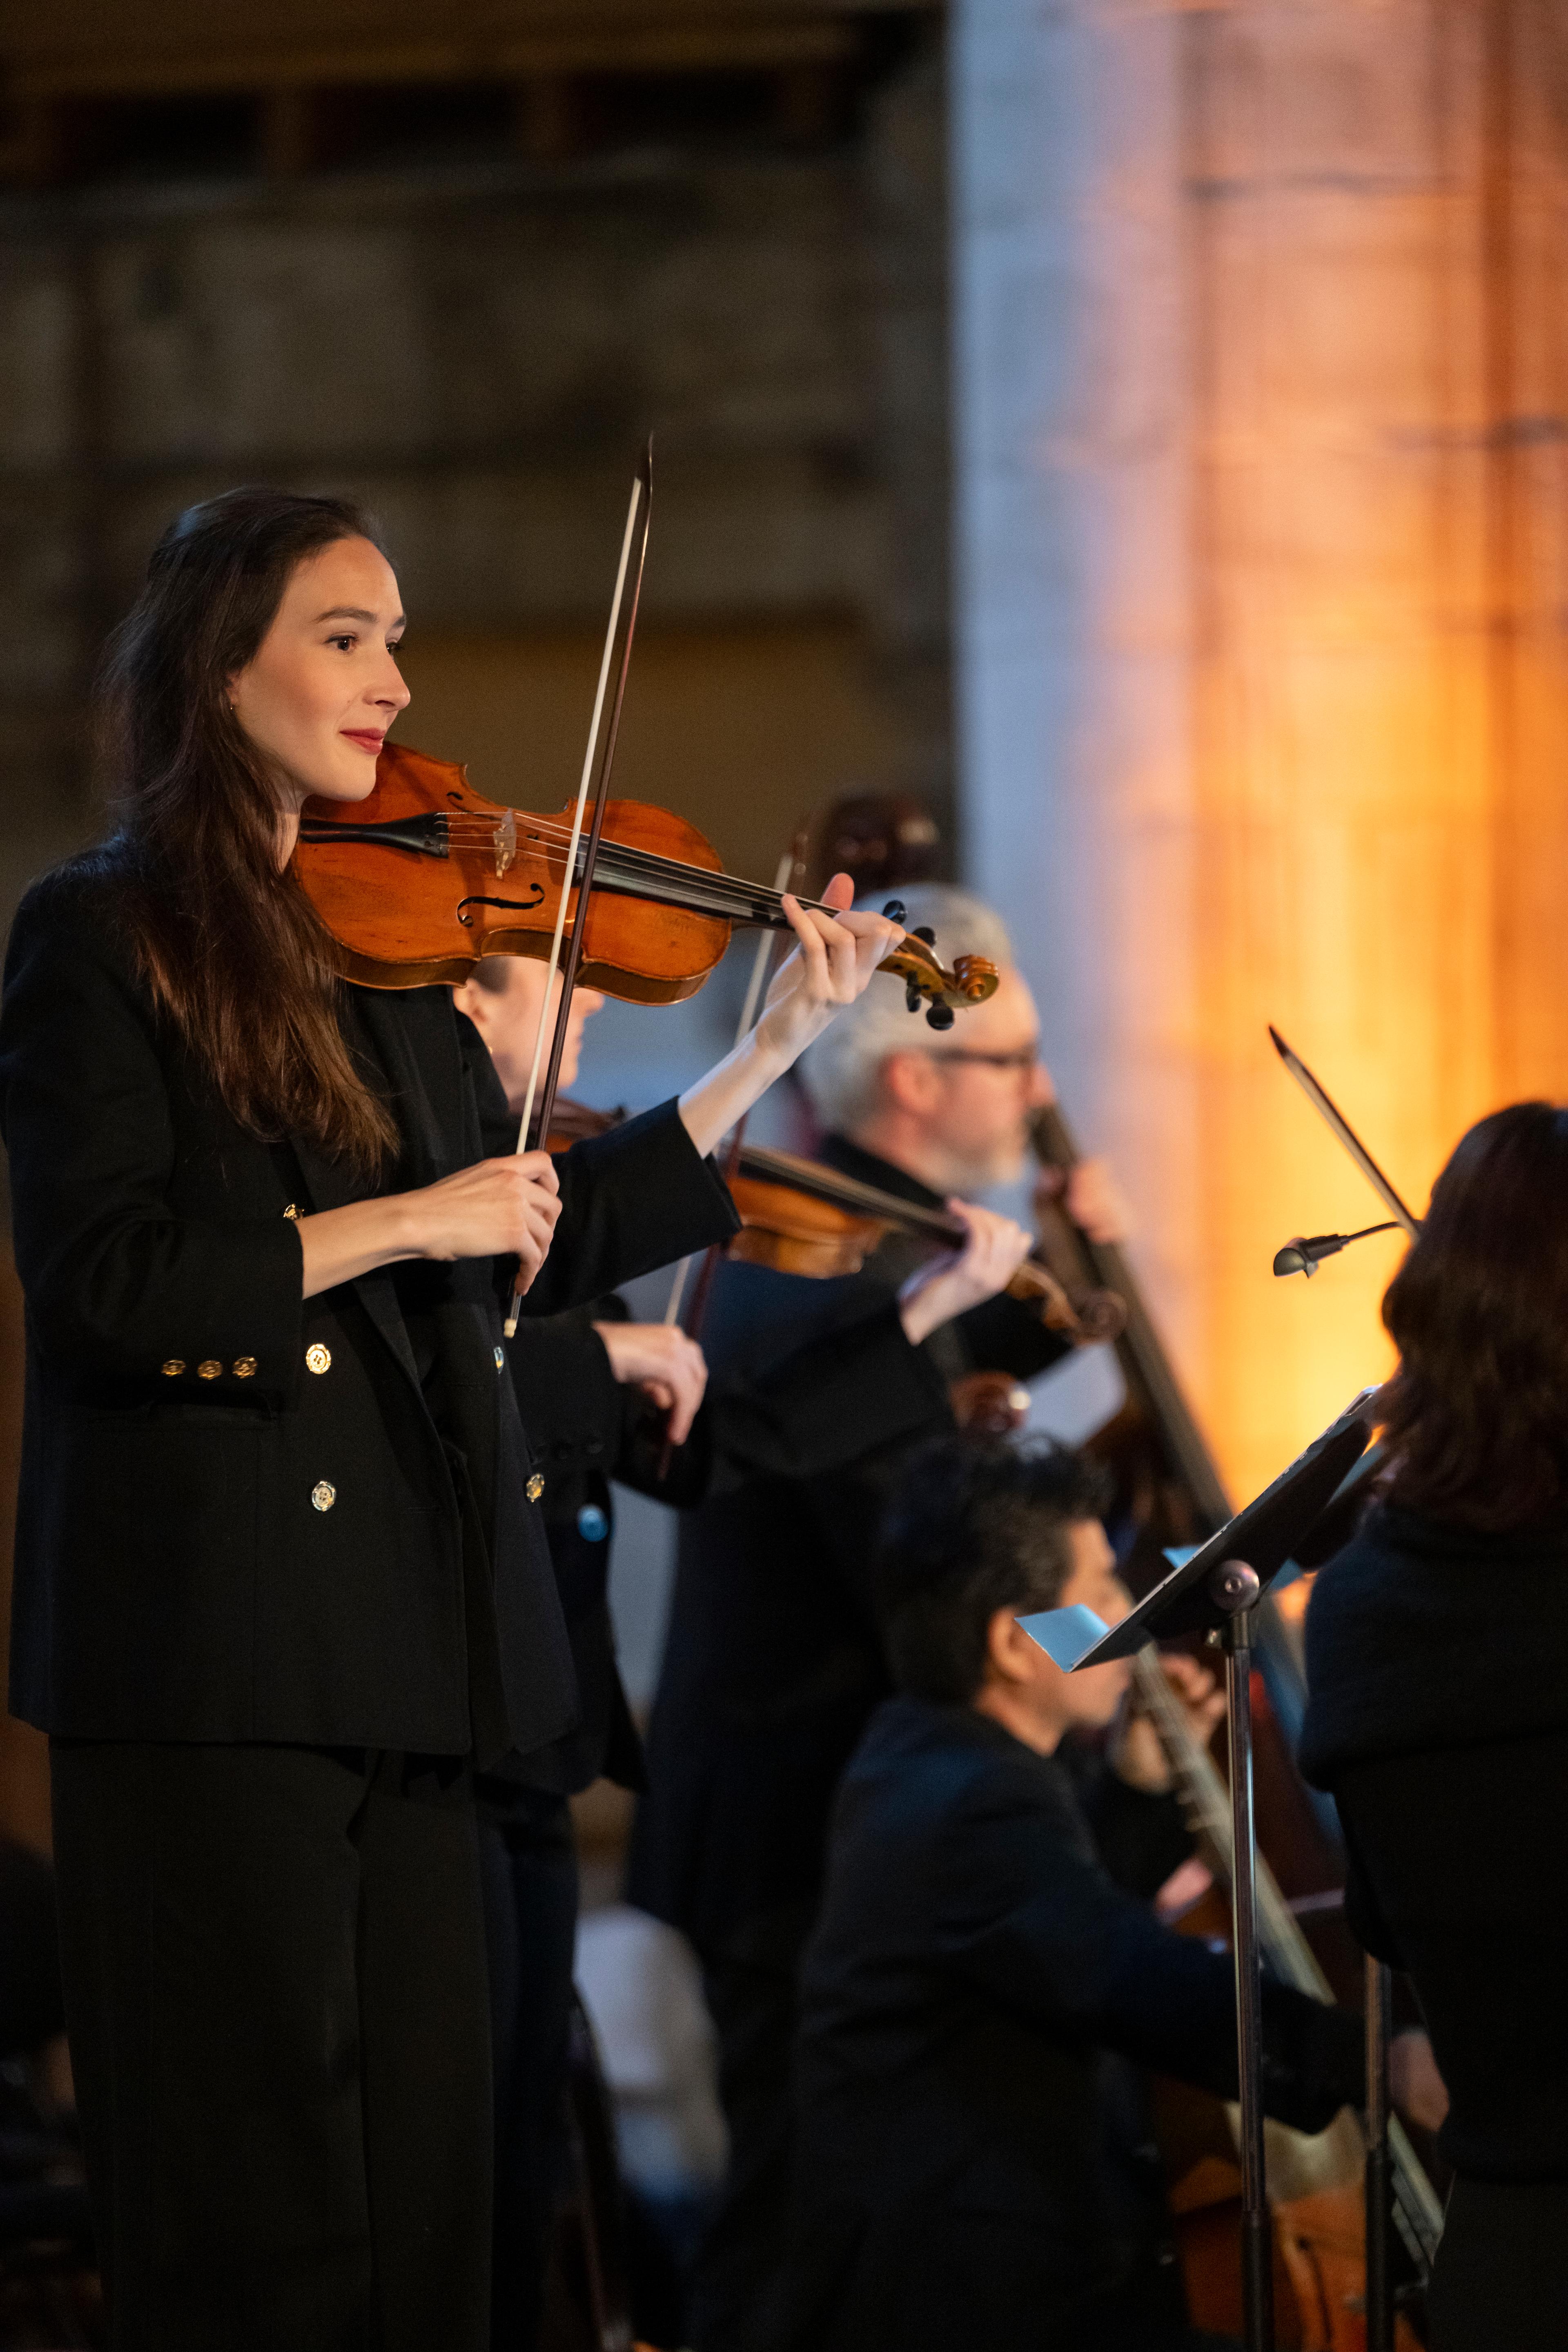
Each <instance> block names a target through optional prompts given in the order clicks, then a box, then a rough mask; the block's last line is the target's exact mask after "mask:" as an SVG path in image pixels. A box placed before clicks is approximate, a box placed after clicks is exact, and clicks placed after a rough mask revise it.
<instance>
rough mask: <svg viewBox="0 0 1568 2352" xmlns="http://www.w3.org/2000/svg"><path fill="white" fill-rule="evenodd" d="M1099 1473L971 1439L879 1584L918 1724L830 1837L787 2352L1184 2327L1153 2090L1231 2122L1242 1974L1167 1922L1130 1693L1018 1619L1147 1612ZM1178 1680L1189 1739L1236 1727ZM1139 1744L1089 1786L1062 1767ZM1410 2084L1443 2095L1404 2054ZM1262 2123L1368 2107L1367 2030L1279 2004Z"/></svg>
mask: <svg viewBox="0 0 1568 2352" xmlns="http://www.w3.org/2000/svg"><path fill="white" fill-rule="evenodd" d="M1100 1506H1101V1490H1100V1475H1099V1473H1098V1472H1097V1471H1096V1470H1094V1469H1092V1468H1091V1467H1090V1466H1089V1465H1087V1464H1086V1463H1085V1462H1084V1461H1083V1460H1082V1458H1081V1457H1079V1456H1078V1455H1076V1454H1069V1453H1066V1452H1063V1451H1060V1450H1058V1449H1056V1448H1054V1447H1053V1448H1047V1449H1029V1448H1017V1447H1015V1446H1012V1445H1010V1444H1005V1443H1003V1442H1001V1441H998V1440H996V1439H987V1438H975V1437H973V1436H963V1437H951V1438H948V1439H945V1440H940V1441H938V1442H937V1443H935V1444H933V1445H931V1447H929V1448H927V1449H926V1450H925V1451H923V1452H922V1453H921V1454H920V1455H919V1456H918V1457H917V1458H916V1459H915V1460H914V1461H913V1462H911V1463H910V1465H909V1466H908V1469H907V1471H906V1474H905V1475H904V1477H903V1480H902V1482H901V1484H900V1487H899V1489H898V1491H897V1494H896V1497H895V1501H894V1504H893V1507H892V1509H891V1511H890V1513H889V1519H888V1523H887V1528H886V1535H885V1543H884V1549H883V1552H882V1556H881V1561H880V1566H879V1574H878V1587H879V1604H880V1608H881V1612H882V1619H883V1624H884V1629H885V1636H886V1642H887V1649H888V1655H889V1661H890V1663H891V1665H892V1670H893V1674H894V1676H895V1679H896V1681H897V1683H898V1685H899V1693H900V1695H899V1696H896V1697H893V1698H890V1699H888V1700H886V1701H885V1702H884V1704H883V1705H882V1706H880V1707H879V1709H878V1711H877V1713H876V1715H875V1716H874V1717H872V1719H871V1722H870V1724H869V1725H868V1728H867V1730H866V1734H865V1736H864V1738H862V1740H861V1742H860V1745H859V1747H858V1748H857V1750H856V1753H855V1755H854V1757H853V1758H852V1759H851V1760H850V1763H849V1765H848V1768H847V1771H846V1773H845V1776H844V1780H843V1783H842V1786H841V1788H840V1790H839V1794H838V1800H837V1805H836V1807H835V1811H834V1818H833V1825H832V1835H831V1842H830V1845H829V1851H828V1864H827V1883H826V1892H825V1895H824V1897H823V1904H822V1912H821V1916H820V1919H819V1921H818V1924H817V1927H816V1934H815V1935H814V1937H813V1938H812V1940H811V1943H810V1945H809V1947H808V1948H807V1951H806V1955H805V1968H804V1981H803V1992H802V2003H801V2028H800V2036H799V2043H798V2050H797V2070H796V2102H797V2112H796V2144H795V2178H794V2193H793V2214H792V2231H791V2252H790V2260H789V2266H788V2272H787V2285H786V2292H785V2297H784V2305H785V2311H786V2319H785V2324H784V2327H783V2328H782V2329H781V2332H780V2336H779V2339H778V2340H779V2342H780V2343H781V2344H783V2343H787V2344H788V2345H789V2347H790V2352H952V2347H954V2346H958V2345H971V2344H972V2345H975V2346H984V2347H985V2352H1166V2347H1172V2352H1173V2347H1177V2346H1195V2345H1197V2344H1213V2345H1216V2346H1217V2344H1218V2343H1219V2341H1220V2339H1218V2338H1215V2337H1212V2336H1194V2335H1193V2334H1191V2333H1190V2332H1189V2331H1188V2329H1187V2327H1186V2325H1185V2319H1184V2312H1183V2308H1182V2297H1181V2287H1180V2283H1179V2275H1178V2273H1177V2271H1176V2268H1175V2265H1174V2263H1173V2261H1172V2260H1171V2259H1170V2256H1169V2252H1168V2249H1167V2243H1166V2241H1167V2235H1168V2230H1167V2216H1166V2214H1165V2210H1164V2206H1163V2195H1162V2190H1161V2185H1160V2179H1159V2171H1158V2160H1157V2158H1156V2157H1155V2155H1154V2152H1153V2150H1152V2147H1151V2146H1150V2132H1149V2126H1148V2122H1147V2118H1146V2116H1145V2113H1144V2101H1143V2093H1142V2080H1141V2077H1140V2075H1139V2074H1138V2071H1137V2070H1138V2069H1139V2068H1140V2067H1144V2066H1147V2067H1150V2068H1154V2069H1157V2070H1159V2071H1161V2072H1163V2073H1165V2074H1175V2075H1178V2076H1180V2077H1183V2078H1184V2079H1185V2080H1186V2081H1188V2082H1191V2083H1195V2084H1200V2085H1201V2086H1203V2087H1205V2088H1206V2089H1208V2090H1211V2091H1214V2092H1217V2093H1219V2094H1220V2095H1223V2096H1225V2097H1228V2098H1234V2097H1235V2095H1236V2091H1237V2072H1236V2060H1237V2053H1236V1996H1235V1978H1234V1972H1233V1969H1232V1965H1231V1961H1230V1959H1229V1958H1228V1956H1226V1955H1225V1954H1223V1953H1218V1952H1215V1951H1213V1950H1211V1949H1210V1948H1208V1946H1207V1945H1206V1944H1204V1943H1202V1942H1199V1941H1197V1940H1195V1939H1193V1938H1188V1937H1182V1936H1178V1935H1176V1934H1174V1933H1173V1931H1171V1930H1170V1929H1168V1928H1166V1927H1162V1926H1161V1925H1160V1924H1159V1922H1158V1921H1157V1920H1156V1918H1155V1917H1154V1915H1153V1913H1152V1910H1151V1909H1150V1907H1149V1903H1148V1898H1149V1897H1150V1896H1151V1895H1152V1894H1153V1893H1154V1891H1155V1890H1156V1888H1157V1887H1158V1886H1159V1885H1161V1883H1162V1882H1163V1879H1164V1878H1165V1877H1166V1876H1167V1875H1168V1874H1169V1873H1170V1872H1171V1871H1172V1870H1173V1868H1174V1867H1175V1865H1176V1864H1178V1863H1179V1862H1180V1861H1181V1860H1182V1859H1183V1858H1184V1855H1185V1854H1186V1853H1187V1852H1188V1851H1189V1839H1188V1835H1187V1832H1186V1829H1185V1827H1184V1822H1183V1818H1182V1812H1181V1808H1180V1806H1179V1804H1178V1802H1177V1801H1176V1799H1175V1797H1174V1796H1173V1794H1172V1793H1171V1780H1170V1774H1169V1770H1168V1769H1167V1766H1166V1764H1165V1759H1164V1758H1163V1753H1162V1751H1161V1748H1160V1746H1159V1743H1158V1740H1157V1739H1156V1738H1155V1736H1154V1733H1153V1730H1152V1727H1151V1725H1150V1724H1149V1723H1148V1722H1146V1721H1145V1720H1143V1719H1142V1717H1136V1716H1131V1715H1130V1714H1129V1713H1128V1711H1127V1708H1126V1697H1127V1691H1128V1685H1129V1682H1130V1679H1131V1664H1130V1663H1127V1662H1122V1663H1119V1664H1113V1665H1107V1666H1101V1667H1097V1668H1093V1669H1090V1670H1089V1671H1086V1672H1085V1673H1083V1674H1080V1675H1064V1674H1063V1673H1062V1672H1061V1671H1060V1670H1059V1668H1058V1667H1057V1666H1055V1665H1054V1664H1052V1663H1051V1661H1050V1659H1049V1658H1048V1657H1047V1655H1046V1654H1045V1652H1044V1651H1043V1650H1041V1649H1040V1648H1038V1647H1037V1644H1036V1643H1034V1642H1032V1641H1031V1640H1030V1639H1029V1637H1028V1636H1027V1634H1026V1633H1024V1632H1023V1631H1022V1629H1021V1628H1020V1627H1019V1625H1018V1624H1017V1623H1016V1614H1017V1612H1026V1611H1029V1610H1037V1609H1050V1608H1057V1607H1065V1606H1069V1605H1071V1604H1073V1603H1075V1602H1082V1603H1083V1604H1084V1605H1086V1606H1087V1607H1089V1608H1090V1609H1092V1610H1094V1611H1095V1612H1096V1613H1097V1614H1098V1615H1100V1616H1101V1617H1103V1618H1105V1619H1106V1620H1107V1621H1108V1622H1112V1623H1114V1622H1117V1621H1118V1620H1119V1619H1120V1618H1121V1617H1122V1616H1124V1615H1125V1613H1126V1612H1127V1608H1128V1606H1129V1601H1128V1596H1127V1594H1126V1592H1125V1591H1124V1590H1123V1588H1122V1587H1121V1584H1120V1582H1119V1581H1118V1579H1117V1576H1116V1572H1115V1560H1114V1558H1113V1555H1112V1553H1111V1550H1110V1544H1109V1543H1108V1541H1107V1540H1106V1537H1105V1534H1104V1531H1103V1529H1102V1528H1101V1527H1100V1521H1099V1517H1098V1512H1099V1510H1100ZM1166 1671H1167V1674H1168V1675H1169V1676H1170V1678H1171V1681H1172V1683H1173V1688H1174V1689H1175V1691H1176V1692H1177V1694H1178V1696H1179V1697H1180V1699H1181V1701H1182V1703H1183V1705H1184V1707H1185V1709H1186V1711H1187V1714H1188V1717H1189V1719H1190V1721H1191V1723H1192V1725H1193V1728H1194V1732H1195V1733H1196V1736H1197V1737H1198V1738H1200V1739H1202V1740H1205V1741H1206V1739H1207V1738H1208V1736H1209V1733H1210V1732H1211V1731H1212V1729H1213V1727H1214V1724H1215V1720H1216V1717H1217V1716H1218V1714H1219V1712H1220V1711H1221V1709H1222V1707H1223V1700H1222V1699H1221V1698H1220V1697H1219V1696H1218V1695H1217V1694H1216V1693H1215V1687H1214V1683H1213V1678H1212V1676H1210V1675H1207V1674H1205V1671H1204V1670H1203V1669H1202V1668H1201V1667H1200V1666H1198V1665H1197V1664H1194V1661H1192V1660H1191V1659H1188V1658H1181V1657H1172V1658H1170V1659H1168V1660H1167V1661H1166ZM1107 1726H1110V1727H1112V1728H1111V1731H1110V1739H1109V1741H1108V1743H1107V1745H1106V1747H1105V1749H1104V1753H1103V1759H1102V1760H1100V1762H1098V1763H1090V1762H1089V1761H1088V1760H1087V1759H1084V1758H1082V1757H1080V1759H1079V1765H1078V1769H1069V1766H1068V1763H1067V1762H1066V1761H1065V1760H1064V1759H1063V1757H1062V1755H1061V1754H1059V1753H1058V1750H1059V1748H1060V1746H1061V1742H1062V1740H1063V1738H1064V1735H1066V1734H1068V1733H1069V1732H1072V1731H1074V1730H1079V1729H1100V1728H1103V1727H1107ZM1398 2048H1399V2053H1400V2060H1401V2064H1400V2076H1401V2079H1402V2080H1403V2079H1404V2078H1405V2077H1407V2076H1413V2075H1415V2074H1417V2073H1418V2071H1419V2069H1420V2067H1421V2064H1422V2062H1423V2061H1424V2060H1425V2061H1426V2063H1427V2064H1428V2065H1429V2053H1426V2047H1425V2037H1422V2036H1415V2037H1408V2038H1406V2037H1401V2042H1400V2043H1399V2045H1398ZM1264 2053H1265V2054H1264V2093H1265V2097H1266V2100H1267V2103H1268V2109H1269V2112H1270V2113H1271V2114H1272V2115H1276V2116H1279V2117H1281V2118H1282V2119H1283V2120H1284V2121H1286V2122H1288V2123H1290V2124H1293V2125H1295V2126H1298V2127H1299V2128H1301V2129H1304V2130H1307V2131H1317V2130H1321V2129H1322V2128H1323V2127H1324V2126H1326V2125H1327V2124H1328V2123H1329V2122H1330V2121H1331V2118H1332V2116H1334V2115H1335V2114H1336V2113H1337V2112H1338V2110H1339V2108H1340V2107H1341V2106H1342V2105H1346V2104H1348V2103H1351V2102H1352V2101H1356V2100H1358V2099H1359V2098H1360V2096H1361V2095H1362V2085H1363V2049H1362V2029H1361V2026H1360V2022H1359V2021H1358V2020H1356V2019H1354V2018H1352V2017H1351V2016H1349V2015H1347V2014H1345V2013H1343V2012H1342V2011H1336V2010H1330V2009H1325V2008H1322V2007H1320V2006H1319V2004H1318V2003H1316V2002H1314V2001H1312V2000H1309V1999H1307V1998H1306V1997H1305V1996H1304V1995H1302V1994H1300V1993H1297V1992H1295V1991H1293V1990H1289V1989H1288V1988H1285V1987H1283V1986H1279V1985H1275V1984H1268V1985H1266V1987H1265V1990H1264Z"/></svg>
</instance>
